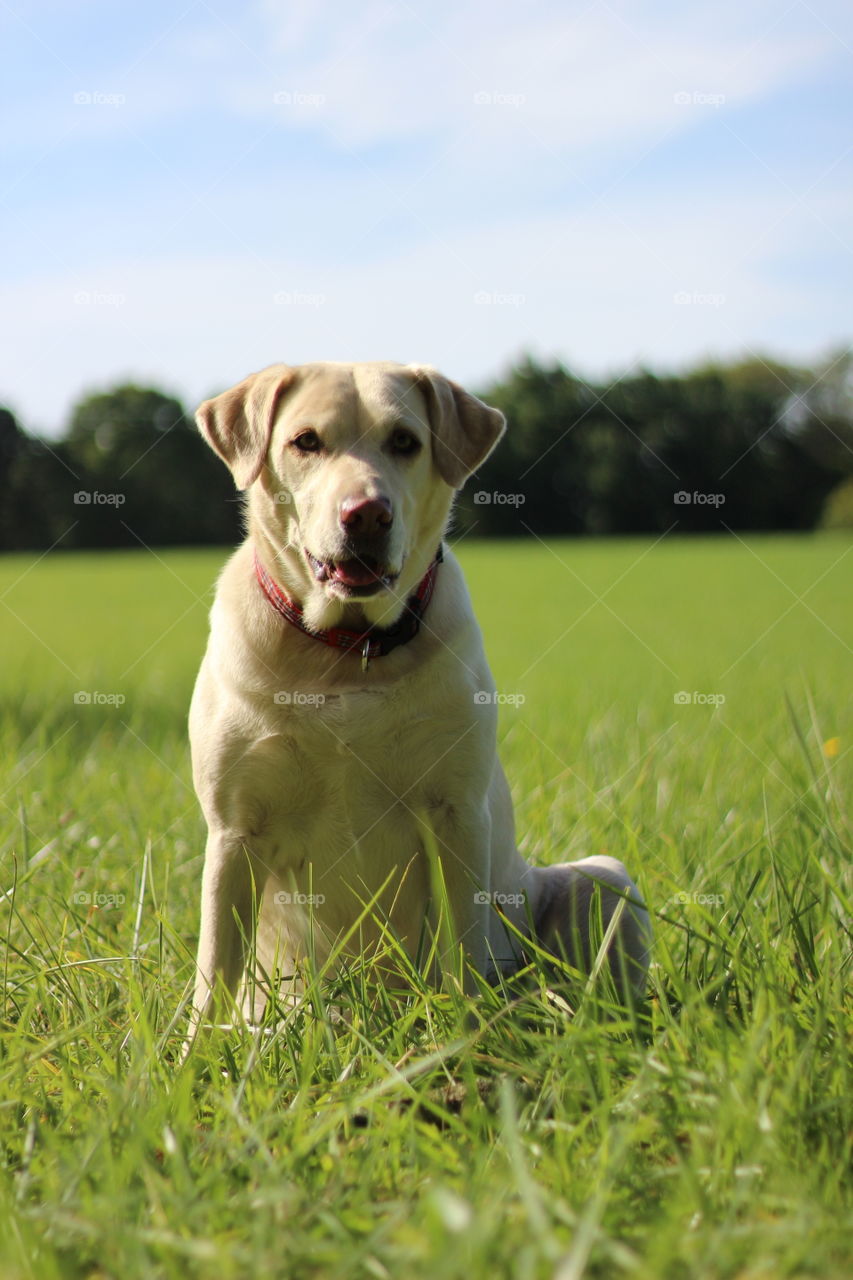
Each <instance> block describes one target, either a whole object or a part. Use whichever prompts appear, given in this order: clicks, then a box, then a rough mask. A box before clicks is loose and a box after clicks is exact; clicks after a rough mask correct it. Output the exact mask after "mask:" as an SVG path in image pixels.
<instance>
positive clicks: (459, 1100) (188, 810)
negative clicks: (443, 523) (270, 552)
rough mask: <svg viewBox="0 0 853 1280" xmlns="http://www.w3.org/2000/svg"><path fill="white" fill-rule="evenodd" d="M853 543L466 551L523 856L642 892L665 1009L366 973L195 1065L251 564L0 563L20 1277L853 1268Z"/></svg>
mask: <svg viewBox="0 0 853 1280" xmlns="http://www.w3.org/2000/svg"><path fill="white" fill-rule="evenodd" d="M850 550H851V547H850V544H849V542H846V541H844V540H843V539H842V538H832V537H829V536H826V537H821V538H802V539H795V538H775V537H774V538H751V539H749V540H748V542H741V541H739V540H736V539H728V540H699V539H696V540H681V541H677V540H667V541H664V542H662V543H659V544H657V545H655V546H652V545H651V544H649V543H646V542H640V541H615V542H593V543H566V542H563V543H554V544H551V545H550V546H548V547H546V546H545V545H543V544H537V543H536V542H526V543H523V544H522V543H516V544H506V545H496V544H491V545H487V544H485V543H480V544H477V543H473V542H471V543H466V544H463V546H462V547H461V548H460V553H461V556H462V559H463V564H464V567H465V569H466V572H467V574H468V578H469V582H470V585H471V589H472V594H473V596H474V600H475V605H476V609H477V612H478V615H479V617H480V620H481V623H482V626H483V630H484V632H485V636H486V643H487V649H488V652H489V654H490V657H491V659H492V665H493V668H494V671H495V675H496V679H497V683H498V688H499V690H500V691H501V692H502V693H505V694H506V695H508V696H509V697H511V698H513V699H514V702H507V703H506V705H505V706H504V707H503V710H502V713H501V752H502V756H503V759H504V762H505V765H506V768H507V772H508V775H509V777H510V781H511V785H512V788H513V792H514V796H515V800H516V808H517V821H518V831H519V838H520V841H521V844H522V847H523V848H524V850H525V852H526V854H527V856H528V857H530V858H531V859H533V860H536V861H540V862H548V861H555V860H558V859H560V858H564V857H577V856H582V855H584V854H586V853H596V852H609V853H612V854H614V855H616V856H620V857H622V858H623V859H624V860H625V862H626V863H627V864H628V866H629V868H630V869H631V871H632V872H633V873H634V875H635V877H636V879H637V880H638V882H639V884H640V886H641V888H642V890H643V892H644V893H645V895H646V897H647V899H648V901H649V903H650V905H651V907H652V909H653V911H654V913H655V929H656V950H655V964H654V966H653V970H652V973H651V977H650V983H649V993H650V994H649V1000H648V1003H647V1006H646V1007H645V1008H644V1010H642V1011H641V1013H640V1014H639V1015H638V1016H636V1017H634V1018H631V1017H628V1016H627V1015H617V1014H616V1013H615V1012H614V1011H613V1010H612V1009H610V1010H608V1008H607V1002H606V993H599V992H598V990H597V989H596V988H593V989H591V990H587V989H586V988H585V987H584V985H583V983H581V982H580V980H579V979H578V978H577V976H576V975H573V974H571V973H568V972H562V973H560V972H555V971H554V969H553V967H552V966H548V965H547V964H544V963H542V962H537V963H536V964H535V965H534V967H533V971H532V973H531V974H530V975H529V978H528V980H527V981H526V982H525V983H523V984H521V983H520V984H518V985H517V987H516V988H515V989H514V990H513V991H512V992H509V993H506V992H504V993H501V992H490V991H485V992H483V994H482V996H481V997H480V998H479V999H478V1000H477V1001H473V1002H472V1001H468V1000H466V999H464V998H462V997H461V996H459V995H456V994H454V992H453V991H452V989H451V990H448V991H446V992H444V993H441V994H436V993H434V992H431V991H429V990H425V989H424V990H421V991H419V992H416V993H415V994H409V995H408V996H402V995H400V994H399V993H394V992H387V991H383V990H381V989H380V990H376V989H375V987H371V986H370V985H369V984H368V983H367V982H366V981H365V980H364V979H365V975H364V974H363V973H361V972H359V969H358V967H356V968H355V969H354V970H352V971H351V972H350V973H348V974H347V975H345V976H344V977H343V978H342V979H341V980H340V981H339V982H338V983H337V984H322V983H318V984H317V986H316V988H315V989H314V991H313V993H312V999H311V1001H310V1002H309V1003H310V1004H311V1006H312V1008H311V1009H310V1010H309V1009H301V1010H299V1011H297V1012H296V1013H294V1014H291V1015H290V1016H289V1018H288V1021H287V1025H286V1027H284V1028H283V1029H279V1030H278V1031H274V1032H272V1029H271V1028H270V1029H268V1030H270V1031H271V1033H270V1034H265V1035H263V1036H253V1035H252V1034H251V1033H250V1032H248V1031H234V1032H233V1033H231V1034H230V1035H227V1036H223V1037H220V1038H219V1039H213V1040H211V1041H210V1042H209V1043H207V1044H205V1045H203V1046H201V1047H200V1048H199V1050H198V1051H197V1053H195V1054H194V1056H193V1058H192V1059H191V1061H190V1063H189V1065H188V1066H186V1067H180V1066H178V1065H177V1062H176V1054H177V1050H178V1047H179V1044H180V1039H181V1035H182V1030H183V1014H182V1013H181V1009H182V1004H183V1002H184V1001H185V999H186V993H187V986H188V983H189V981H190V978H191V974H192V963H193V950H194V945H195V940H196V937H197V928H198V886H199V877H200V870H201V852H202V847H203V837H204V830H203V825H202V822H201V819H200V815H199V813H198V810H197V806H196V803H195V799H194V797H193V794H192V789H191V785H190V776H189V761H188V749H187V744H186V732H185V721H186V709H187V706H188V703H189V696H190V691H191V688H192V681H193V678H194V674H195V670H196V668H197V666H198V662H199V660H200V657H201V653H202V650H203V646H204V638H205V631H206V611H207V608H208V605H209V601H210V598H211V590H212V584H213V582H214V579H215V575H216V572H217V571H218V568H219V566H220V564H221V562H222V559H223V557H222V555H220V554H215V553H210V552H169V553H164V554H163V555H162V556H161V557H156V558H155V557H153V556H151V555H147V554H146V553H139V554H123V553H122V554H113V555H109V556H96V555H91V556H86V555H73V556H72V555H68V556H61V555H56V556H52V557H49V558H47V559H44V560H40V561H38V562H36V561H35V558H34V557H9V558H7V559H5V560H3V561H2V562H0V599H1V600H2V606H0V616H2V626H3V664H2V669H0V707H2V730H0V762H2V777H3V781H2V785H0V873H2V879H0V893H2V892H5V891H7V890H10V891H11V892H9V893H8V894H7V896H6V897H5V898H4V899H3V900H2V914H0V926H2V930H3V934H4V941H5V948H4V953H5V954H4V957H3V961H2V964H3V967H2V993H3V1005H2V1022H0V1138H2V1146H0V1151H2V1155H1V1156H0V1276H2V1277H4V1280H5V1277H12V1278H14V1280H17V1278H18V1277H32V1278H33V1280H51V1278H52V1277H59V1276H61V1277H66V1276H73V1277H78V1276H79V1277H84V1276H85V1277H92V1278H94V1277H98V1278H99V1280H100V1278H102V1277H103V1278H106V1277H121V1278H122V1280H130V1278H132V1277H151V1276H167V1277H175V1278H176V1280H177V1278H178V1277H180V1278H181V1280H184V1278H185V1277H208V1276H209V1277H216V1280H226V1278H227V1277H246V1276H296V1277H302V1276H315V1275H316V1276H323V1277H327V1276H328V1277H395V1278H396V1277H403V1278H405V1280H419V1278H420V1277H424V1278H426V1277H430V1278H432V1277H439V1276H440V1277H442V1280H453V1278H454V1277H464V1278H465V1280H471V1277H473V1276H480V1275H482V1276H496V1277H501V1276H506V1277H513V1280H521V1278H524V1277H551V1276H554V1277H558V1278H559V1280H569V1278H570V1277H580V1276H596V1277H599V1276H600V1277H607V1278H610V1277H620V1276H626V1277H648V1278H649V1280H658V1278H659V1277H678V1278H679V1280H680V1278H681V1277H684V1280H692V1277H697V1276H699V1277H701V1276H714V1277H716V1276H720V1277H723V1276H726V1277H727V1276H733V1277H734V1276H736V1277H744V1278H746V1277H749V1278H750V1280H753V1278H754V1280H765V1278H767V1280H770V1278H771V1277H772V1278H774V1280H775V1278H776V1277H785V1276H814V1277H820V1278H821V1280H824V1278H826V1277H836V1276H837V1277H841V1276H847V1275H849V1274H850V1273H851V1269H853V1259H851V1248H850V1240H851V1225H853V1223H851V1216H850V1179H849V1167H850V1154H851V1152H850V1147H851V1135H853V1116H851V1111H853V1101H851V1100H853V1079H851V1067H850V1050H851V1037H850V1028H851V1001H850V957H851V947H850V932H849V930H850V918H851V917H850V893H851V884H850V833H849V825H848V822H847V819H846V817H845V812H844V799H845V796H849V795H850V783H851V768H850V760H851V756H850V750H849V749H850V743H851V740H853V717H852V716H851V690H853V682H852V681H851V643H853V626H851V623H853V592H851V590H850V581H851V576H850V566H851V563H853V555H850V556H847V552H848V551H850ZM845 556H846V558H845ZM81 690H83V691H88V692H93V691H97V692H99V693H102V694H108V695H120V696H121V697H122V698H124V699H125V701H124V702H123V704H121V705H114V704H113V703H104V702H100V703H96V702H93V703H90V704H89V705H79V704H75V702H74V694H75V692H78V691H81ZM682 690H683V691H687V692H688V693H689V694H690V695H691V700H690V701H689V702H688V703H687V704H685V705H681V704H676V703H675V702H674V695H675V694H676V693H677V692H679V691H682ZM694 691H695V692H698V693H700V694H703V695H707V694H713V695H715V696H717V697H718V698H719V696H723V697H724V698H725V701H724V702H719V701H718V703H717V704H716V705H712V704H709V703H699V702H694V701H693V699H692V695H693V693H694ZM519 695H523V697H524V699H525V700H524V702H523V703H522V704H520V705H518V698H519ZM835 739H838V740H839V741H838V743H837V744H836V743H835V742H834V741H833V740H835ZM836 748H837V750H836ZM332 1001H336V1002H337V1003H338V1004H339V1005H341V1006H343V1007H344V1008H346V1009H347V1011H348V1013H349V1017H348V1019H346V1020H344V1021H341V1020H338V1019H334V1018H332V1017H331V1016H330V1015H329V1013H328V1012H327V1009H328V1005H329V1003H330V1002H332Z"/></svg>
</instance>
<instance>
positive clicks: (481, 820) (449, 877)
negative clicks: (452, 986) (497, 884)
mask: <svg viewBox="0 0 853 1280" xmlns="http://www.w3.org/2000/svg"><path fill="white" fill-rule="evenodd" d="M490 827H491V824H490V820H489V814H488V810H486V809H485V808H482V809H476V810H471V811H469V812H462V813H460V812H459V811H458V810H456V809H451V810H450V811H449V812H448V811H446V812H444V813H443V814H440V815H434V817H433V820H432V822H431V823H430V831H429V833H428V837H427V841H426V843H427V848H428V850H429V851H430V863H431V868H430V871H431V875H430V880H431V885H430V890H431V892H430V904H431V905H430V912H429V918H430V924H431V927H432V929H433V931H434V932H435V934H436V936H437V938H438V946H437V951H436V959H437V962H438V967H439V969H440V970H441V972H442V973H445V974H447V973H456V972H457V970H458V966H459V957H460V948H461V951H462V958H463V971H462V973H461V975H460V977H461V981H462V987H463V990H464V991H465V992H466V994H468V995H475V994H476V991H477V983H476V980H475V978H474V975H473V973H472V972H471V968H472V967H473V969H474V970H476V972H477V973H483V974H484V973H486V971H487V968H488V961H489V929H490V924H491V911H492V908H491V905H490V895H489V893H488V892H487V888H488V886H489V885H490V883H491V867H490V857H491V829H490ZM465 960H467V961H469V962H470V964H465V963H464V961H465Z"/></svg>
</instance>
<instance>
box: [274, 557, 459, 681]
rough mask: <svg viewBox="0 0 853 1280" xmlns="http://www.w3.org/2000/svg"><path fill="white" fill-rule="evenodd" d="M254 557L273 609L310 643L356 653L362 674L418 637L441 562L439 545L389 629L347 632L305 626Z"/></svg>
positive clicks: (299, 611) (298, 609)
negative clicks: (310, 639) (314, 641)
mask: <svg viewBox="0 0 853 1280" xmlns="http://www.w3.org/2000/svg"><path fill="white" fill-rule="evenodd" d="M254 555H255V573H256V575H257V579H258V582H259V583H260V586H261V590H262V591H263V593H264V595H265V596H266V598H267V600H269V602H270V604H271V605H272V606H273V608H274V609H276V610H277V612H278V613H280V614H281V616H282V617H283V618H284V619H285V620H286V621H287V622H289V623H290V624H291V625H292V626H294V627H298V629H299V630H300V631H303V632H304V633H305V635H306V636H311V637H312V638H313V639H314V640H321V641H322V642H323V644H328V645H331V646H332V647H333V648H334V649H344V650H346V651H348V652H350V653H352V652H354V651H355V650H359V651H360V653H361V667H362V670H363V671H366V670H367V666H368V663H369V662H370V659H371V658H381V657H384V656H385V654H386V653H391V651H392V650H393V649H396V648H397V647H398V645H401V644H408V643H409V641H410V640H413V639H414V637H415V636H416V635H417V634H418V631H419V630H420V626H421V618H422V617H423V615H424V612H425V611H426V607H427V605H428V604H429V602H430V597H431V596H432V592H433V588H434V586H435V580H436V577H437V575H438V566H439V565H440V564H441V561H442V560H443V559H444V556H443V554H442V550H441V545H440V544H439V548H438V551H437V552H436V556H435V559H434V560H433V562H432V564H431V565H430V567H429V568H428V569H427V571H426V573H425V574H424V576H423V577H422V578H421V580H420V582H419V583H418V586H417V588H416V590H415V592H414V594H413V595H410V596H409V598H408V600H407V601H406V607H405V609H404V610H403V612H402V614H401V615H400V617H399V618H398V619H397V621H396V622H395V623H394V625H393V627H370V628H368V630H367V631H350V630H348V629H347V628H346V627H330V628H329V630H328V631H312V630H311V629H310V628H309V627H306V625H305V621H304V619H303V616H302V606H301V605H299V604H297V603H296V601H295V600H291V599H290V596H288V595H286V594H285V593H284V592H283V591H282V589H281V587H280V586H279V585H278V583H277V582H275V581H274V579H272V578H271V577H270V575H269V574H268V573H267V571H266V569H265V568H264V566H263V565H262V564H261V562H260V560H259V559H258V553H257V551H255V553H254Z"/></svg>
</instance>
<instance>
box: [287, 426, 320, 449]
mask: <svg viewBox="0 0 853 1280" xmlns="http://www.w3.org/2000/svg"><path fill="white" fill-rule="evenodd" d="M290 443H291V444H292V445H293V447H294V449H298V450H299V452H300V453H319V451H320V449H322V447H323V446H322V442H321V440H320V437H319V436H318V435H317V432H316V431H301V432H300V433H299V435H298V436H296V437H295V438H294V439H293V440H291V442H290Z"/></svg>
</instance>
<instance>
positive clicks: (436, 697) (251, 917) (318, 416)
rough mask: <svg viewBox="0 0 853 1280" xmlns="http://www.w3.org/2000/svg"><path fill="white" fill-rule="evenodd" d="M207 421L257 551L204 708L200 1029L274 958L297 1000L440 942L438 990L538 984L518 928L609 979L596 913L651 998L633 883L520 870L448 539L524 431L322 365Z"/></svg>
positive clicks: (414, 382)
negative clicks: (504, 450) (531, 978)
mask: <svg viewBox="0 0 853 1280" xmlns="http://www.w3.org/2000/svg"><path fill="white" fill-rule="evenodd" d="M197 421H198V425H199V427H200V429H201V432H202V434H203V435H204V437H205V439H206V440H207V441H208V443H209V444H210V445H211V446H212V448H213V449H214V450H215V451H216V452H217V453H218V454H219V456H220V457H221V458H222V459H223V461H224V462H225V463H227V465H228V466H229V468H230V469H231V472H232V474H233V476H234V480H235V483H236V486H237V488H238V489H241V490H244V491H245V492H246V497H247V515H248V537H247V539H246V541H245V542H244V543H243V545H242V546H241V547H240V548H239V550H238V551H237V552H236V553H235V554H234V556H233V557H232V559H231V560H230V561H229V563H228V565H227V566H226V568H225V570H224V572H223V574H222V576H221V579H220V582H219V586H218V590H217V594H216V600H215V603H214V605H213V610H212V613H211V632H210V641H209V645H208V649H207V653H206V655H205V658H204V662H203V663H202V667H201V670H200V672H199V676H198V681H197V684H196V688H195V693H194V695H193V700H192V708H191V711H190V737H191V742H192V758H193V775H194V781H195V787H196V791H197V793H198V796H199V799H200V802H201V805H202V808H203V810H204V815H205V818H206V820H207V825H208V832H209V835H208V842H207V849H206V854H205V863H204V875H203V882H202V895H201V933H200V940H199V949H198V969H197V977H196V988H195V1000H194V1015H193V1027H197V1026H198V1025H199V1024H200V1023H202V1022H205V1021H208V1020H210V1019H211V1018H213V1017H215V1016H216V1014H217V1008H218V1003H217V999H216V997H217V995H218V994H219V993H220V992H222V993H224V992H229V993H231V994H235V993H236V992H237V988H238V986H239V985H240V983H241V979H243V980H244V982H246V991H247V993H248V994H247V995H245V996H244V1008H245V1009H246V1011H247V1013H248V1015H249V1016H256V1015H257V1014H258V1012H259V1005H258V1000H257V999H256V998H255V996H254V995H253V994H252V992H251V991H250V990H249V989H250V988H251V987H252V986H253V984H252V982H251V981H250V980H247V979H250V977H251V976H250V975H246V973H245V969H246V961H247V941H248V940H249V939H251V938H252V937H254V938H255V944H256V945H255V953H256V957H257V968H258V972H259V974H260V975H262V977H263V979H264V980H266V981H267V982H268V980H269V979H271V978H272V976H273V975H275V978H276V982H277V983H281V985H282V986H283V987H284V988H285V993H286V994H288V995H290V996H293V995H298V993H299V990H300V985H299V983H300V971H301V970H302V969H303V968H304V962H305V959H306V954H307V953H308V952H309V950H310V952H311V955H312V958H313V959H314V960H315V961H316V962H317V963H320V964H322V963H324V962H326V961H329V958H330V957H331V958H332V959H331V961H330V963H331V965H334V963H335V960H336V959H337V958H338V957H347V956H352V955H354V954H357V953H362V952H364V951H365V950H367V949H369V948H370V947H371V946H374V945H375V944H376V943H377V941H379V940H380V939H381V938H382V936H383V929H387V928H391V929H393V931H394V933H395V935H396V937H397V938H398V939H400V940H401V942H402V944H403V946H404V947H405V948H406V949H407V950H408V952H409V953H410V954H411V955H412V957H413V958H415V959H417V958H418V955H419V954H420V955H421V956H422V955H423V948H424V945H425V942H426V945H427V947H429V946H430V945H432V946H433V952H432V956H433V969H434V970H435V971H440V970H441V968H442V967H443V966H445V965H451V964H453V963H454V962H455V957H458V955H459V953H460V946H461V949H462V953H463V954H464V955H465V956H466V957H467V959H468V960H469V961H470V963H471V965H473V967H474V968H475V969H476V970H478V971H479V972H480V973H481V974H484V975H491V976H494V974H495V973H496V972H498V971H501V970H504V971H505V970H511V969H512V968H514V967H516V966H517V965H518V964H519V962H520V960H521V946H520V944H519V941H518V937H517V934H516V933H515V932H514V931H513V929H508V928H507V927H506V924H505V921H507V920H508V921H509V922H510V924H511V925H512V926H514V929H515V930H517V931H518V933H520V934H522V935H527V934H529V933H530V931H531V930H532V931H533V932H534V933H535V934H536V935H537V937H538V939H539V940H540V941H541V942H542V944H543V945H545V946H548V947H551V948H552V949H559V950H562V951H563V952H565V953H566V954H567V955H568V957H569V959H571V960H572V961H573V963H575V964H577V965H584V964H587V965H588V964H589V961H590V956H589V925H590V910H591V906H590V904H591V901H592V899H593V897H595V899H596V901H597V903H598V902H600V908H599V906H596V911H598V910H599V909H600V913H601V918H602V920H603V923H604V924H605V926H606V925H607V923H608V921H609V920H610V919H611V917H613V916H614V914H615V915H616V919H615V922H614V923H615V927H614V928H612V929H611V931H610V932H611V938H612V943H611V952H610V963H611V966H612V967H613V969H614V974H615V976H616V978H617V981H618V982H620V983H622V984H623V985H624V987H625V989H628V988H633V989H635V990H636V989H639V988H640V987H641V986H642V984H643V981H644V978H645V972H646V965H647V955H648V946H649V922H648V916H647V913H646V912H645V910H644V909H643V907H642V903H641V899H640V896H639V893H638V891H637V889H636V887H635V885H634V884H633V882H632V881H631V879H630V878H629V876H628V873H627V872H626V870H625V868H624V867H623V866H622V864H621V863H620V862H618V861H616V860H615V859H613V858H606V857H598V858H586V859H584V860H583V861H582V862H575V863H564V864H562V865H558V866H553V867H547V868H539V867H532V866H529V865H528V864H527V862H525V860H524V859H523V858H522V857H521V855H520V854H519V852H518V851H517V849H516V843H515V833H514V826H513V812H512V803H511V800H510V794H509V788H508V786H507V782H506V778H505V776H504V772H503V769H502V768H501V765H500V762H499V760H498V757H497V752H496V744H495V734H496V718H497V708H496V705H495V697H494V683H493V680H492V676H491V673H490V671H489V667H488V664H487V662H486V658H485V655H484V652H483V645H482V639H481V636H480V631H479V628H478V626H477V623H476V621H475V619H474V615H473V613H472V610H471V603H470V600H469V597H468V592H467V589H466V586H465V582H464V580H463V577H462V573H461V571H460V568H459V565H458V563H457V561H456V558H455V557H454V556H453V554H452V553H451V552H450V551H449V550H448V548H447V546H446V545H445V543H444V536H445V531H446V528H447V524H448V519H449V516H450V511H451V506H452V503H453V499H454V495H455V493H456V491H457V490H458V489H459V488H460V487H461V486H462V485H463V484H464V482H465V480H466V479H467V477H468V476H469V475H470V474H471V473H472V472H473V471H474V470H475V469H476V468H477V467H478V466H479V465H480V464H481V463H482V462H483V461H484V459H485V458H486V457H487V456H488V454H489V453H490V452H491V450H492V449H493V447H494V446H495V444H496V443H497V441H498V440H499V439H500V436H501V435H502V433H503V430H504V426H505V423H504V418H503V415H502V414H501V413H499V412H498V410H496V409H492V408H489V407H488V406H487V405H485V404H483V403H482V402H481V401H480V400H478V399H476V398H475V397H474V396H472V395H469V394H468V393H467V392H466V391H464V390H463V389H462V388H461V387H460V386H458V385H456V384H455V383H453V382H451V381H450V380H449V379H447V378H444V377H442V376H441V375H440V374H439V373H437V372H436V371H435V370H433V369H431V368H427V367H421V366H415V365H405V366H404V365H398V364H391V363H368V364H332V363H317V364H306V365H301V366H297V367H291V366H288V365H274V366H272V367H271V368H269V369H265V370H264V371H262V372H261V373H256V374H253V375H252V376H250V377H248V378H246V379H245V380H244V381H243V382H241V383H239V385H237V386H235V387H233V388H231V390H229V391H226V392H224V393H223V394H222V395H220V396H217V397H216V398H214V399H212V400H208V401H206V402H205V403H204V404H202V405H201V407H200V409H199V410H198V414H197ZM436 866H437V867H438V868H439V871H440V880H441V881H443V885H444V891H443V892H442V893H441V894H437V893H436V892H435V890H436V883H437V881H436V876H435V869H436ZM596 885H598V886H600V889H601V892H600V894H596V895H594V893H593V891H594V888H595V886H596ZM438 897H443V898H445V899H446V902H447V903H449V904H450V908H451V914H452V920H450V921H447V920H446V919H445V921H444V924H443V926H442V928H441V929H438V928H437V921H436V911H437V905H436V903H437V898H438ZM437 938H440V939H441V941H440V942H438V943H437V942H436V941H435V940H436V939H437ZM451 951H452V952H453V953H454V954H453V955H451V954H450V952H451ZM434 976H437V974H436V973H434ZM261 985H263V983H262V984H261Z"/></svg>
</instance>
